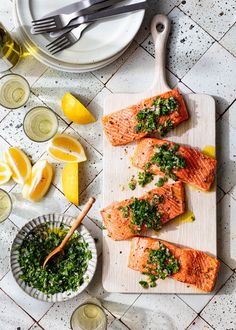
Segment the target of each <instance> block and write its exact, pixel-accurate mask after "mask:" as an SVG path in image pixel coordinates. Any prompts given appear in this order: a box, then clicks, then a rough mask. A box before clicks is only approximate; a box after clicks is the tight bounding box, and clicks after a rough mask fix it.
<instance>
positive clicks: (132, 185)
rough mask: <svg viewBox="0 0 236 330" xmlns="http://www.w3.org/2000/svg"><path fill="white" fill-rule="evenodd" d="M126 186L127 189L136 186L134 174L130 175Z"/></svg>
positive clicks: (132, 188)
mask: <svg viewBox="0 0 236 330" xmlns="http://www.w3.org/2000/svg"><path fill="white" fill-rule="evenodd" d="M128 186H129V189H131V190H134V189H135V188H136V186H137V180H135V178H134V175H132V177H131V179H130V182H129V184H128Z"/></svg>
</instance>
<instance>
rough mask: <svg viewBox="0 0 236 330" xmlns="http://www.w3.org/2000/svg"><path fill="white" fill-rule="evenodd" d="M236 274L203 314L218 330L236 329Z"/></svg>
mask: <svg viewBox="0 0 236 330" xmlns="http://www.w3.org/2000/svg"><path fill="white" fill-rule="evenodd" d="M235 288H236V274H234V275H233V276H231V278H230V279H229V280H228V281H227V283H226V284H225V285H224V286H223V288H222V289H221V290H220V292H219V294H218V295H216V296H215V297H214V298H213V299H212V300H211V302H210V303H209V304H208V305H207V306H206V308H205V309H204V310H203V312H202V313H201V316H202V318H204V319H205V320H206V321H207V322H208V323H209V324H210V325H211V326H212V327H213V328H214V329H216V330H222V329H227V330H234V329H236V309H235V301H236V289H235Z"/></svg>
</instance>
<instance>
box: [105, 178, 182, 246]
mask: <svg viewBox="0 0 236 330" xmlns="http://www.w3.org/2000/svg"><path fill="white" fill-rule="evenodd" d="M137 200H148V201H149V202H150V203H154V205H155V207H156V209H157V211H158V212H159V213H160V215H161V216H160V225H163V224H164V223H166V222H168V221H169V220H171V219H174V218H175V217H177V216H178V215H180V214H182V213H184V212H185V194H184V186H183V184H182V182H180V181H179V182H175V183H174V184H167V185H165V186H164V187H160V188H155V189H152V190H150V191H149V192H148V193H146V194H145V195H143V196H142V197H140V198H138V199H137ZM133 201H134V198H131V199H126V200H124V201H122V202H118V203H113V204H112V205H110V206H108V207H106V208H104V209H103V210H101V215H102V218H103V221H104V225H105V227H106V229H107V231H108V235H109V236H110V237H111V238H112V239H114V240H125V239H128V238H130V237H133V236H135V235H137V234H139V235H142V234H144V233H145V232H146V231H147V229H148V228H147V224H145V223H144V224H142V226H141V228H138V226H136V225H135V224H133V223H132V210H130V209H129V205H131V203H132V202H133ZM124 211H125V212H124ZM150 217H151V216H150Z"/></svg>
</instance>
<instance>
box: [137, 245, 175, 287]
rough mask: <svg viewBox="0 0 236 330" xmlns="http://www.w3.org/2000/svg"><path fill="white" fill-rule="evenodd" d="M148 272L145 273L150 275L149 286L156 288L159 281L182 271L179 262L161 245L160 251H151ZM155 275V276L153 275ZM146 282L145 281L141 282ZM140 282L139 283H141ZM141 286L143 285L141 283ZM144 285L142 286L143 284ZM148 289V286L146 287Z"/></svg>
mask: <svg viewBox="0 0 236 330" xmlns="http://www.w3.org/2000/svg"><path fill="white" fill-rule="evenodd" d="M148 265H149V266H148V267H147V270H148V272H145V273H143V274H144V275H148V277H149V280H148V282H147V283H148V285H149V286H150V287H154V286H156V281H157V280H158V279H162V280H164V279H166V277H167V276H170V275H173V274H175V273H177V272H178V271H179V269H180V263H179V261H178V260H177V259H176V258H175V257H174V255H173V254H172V253H171V252H170V250H169V249H168V248H167V247H166V246H165V245H164V244H162V243H159V249H158V250H150V251H149V259H148ZM152 272H153V273H155V275H154V274H153V273H152ZM140 282H145V281H140ZM140 282H139V283H140ZM140 284H141V283H140ZM141 285H142V284H141ZM145 287H146V288H147V287H148V286H145Z"/></svg>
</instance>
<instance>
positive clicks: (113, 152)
mask: <svg viewBox="0 0 236 330" xmlns="http://www.w3.org/2000/svg"><path fill="white" fill-rule="evenodd" d="M161 26H162V27H163V30H162V32H161V31H160V27H161ZM158 30H159V31H158ZM169 30H170V22H169V20H168V18H167V17H166V16H163V15H157V16H155V17H154V18H153V21H152V24H151V33H152V37H153V40H154V44H155V52H156V60H155V80H154V82H153V85H152V86H151V87H150V89H149V90H147V91H144V92H143V93H139V94H114V95H110V96H109V97H107V99H106V100H105V107H104V115H107V114H109V113H111V112H114V111H116V110H120V109H122V108H124V107H127V106H129V105H132V104H135V103H137V102H139V101H140V100H142V99H144V98H147V97H150V96H155V95H158V94H161V93H163V92H166V91H168V90H170V89H171V88H170V87H169V86H168V85H167V82H166V77H165V46H166V42H167V38H168V35H169ZM144 69H145V68H144ZM153 69H154V68H153ZM184 99H185V102H186V105H187V108H188V111H189V114H190V119H189V120H187V121H185V122H183V123H181V124H180V125H179V126H178V127H177V128H176V129H175V130H172V131H171V132H170V133H169V134H168V135H167V137H166V139H167V140H168V139H169V140H173V141H175V142H178V143H182V144H186V145H189V146H192V147H198V148H200V149H203V148H204V147H206V146H213V147H215V102H214V99H213V98H212V97H211V96H208V95H203V94H188V95H184ZM136 144H137V142H134V143H131V144H129V145H126V146H121V147H113V146H112V145H111V144H110V143H109V142H108V140H107V138H106V137H105V136H104V148H103V151H104V157H103V161H104V164H103V207H105V206H108V205H109V204H111V203H112V202H114V201H121V200H123V199H126V198H130V197H132V196H134V195H135V196H137V197H138V196H141V195H142V194H143V193H144V192H145V191H148V190H150V189H152V188H153V187H154V182H156V181H157V179H156V180H154V182H152V183H151V184H149V185H148V186H146V187H145V188H140V187H137V188H136V189H135V191H131V190H130V189H129V188H128V182H129V181H130V178H131V176H132V174H137V172H139V169H136V168H134V167H133V166H132V165H131V162H130V157H131V156H132V155H133V151H134V148H135V146H136ZM185 188H186V200H187V208H188V210H190V211H192V212H193V213H194V215H195V218H196V220H195V221H194V222H186V221H179V220H172V221H170V222H169V223H168V224H167V225H165V226H164V227H163V228H162V229H161V231H160V232H159V233H158V236H155V235H153V232H151V233H149V236H152V237H158V238H160V239H164V240H167V241H169V242H173V243H176V244H180V245H183V246H186V247H191V248H194V249H198V250H201V251H204V252H207V253H209V254H211V255H213V256H216V188H215V185H214V187H213V188H212V190H211V191H210V192H201V191H199V190H197V189H194V188H192V187H190V186H188V185H185ZM129 249H130V241H129V240H127V241H113V240H112V239H111V238H109V237H108V236H107V232H106V231H105V230H104V235H103V277H102V278H103V286H104V288H105V290H107V291H109V292H138V293H141V292H145V293H157V292H159V293H202V292H201V291H199V290H198V289H196V288H194V287H192V286H189V285H186V284H184V283H180V282H177V281H174V280H172V279H166V280H165V281H161V280H159V281H158V285H157V286H156V287H155V288H149V289H143V288H142V287H141V286H140V284H139V283H138V282H139V280H140V279H141V278H144V276H142V275H141V274H140V273H139V272H136V271H134V270H131V269H129V268H128V267H127V262H128V255H129Z"/></svg>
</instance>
